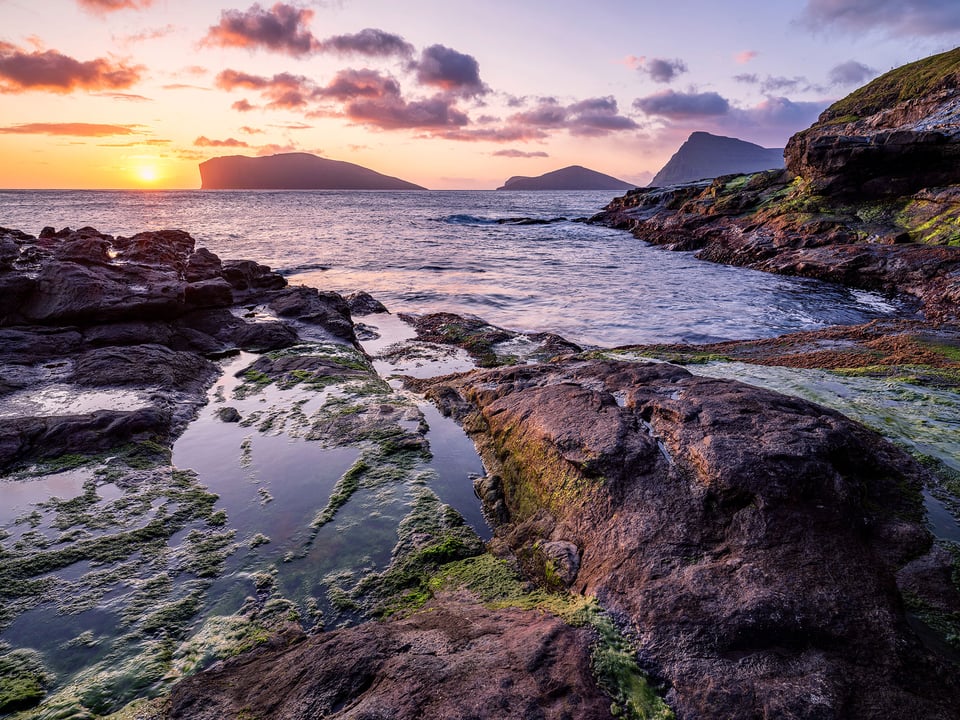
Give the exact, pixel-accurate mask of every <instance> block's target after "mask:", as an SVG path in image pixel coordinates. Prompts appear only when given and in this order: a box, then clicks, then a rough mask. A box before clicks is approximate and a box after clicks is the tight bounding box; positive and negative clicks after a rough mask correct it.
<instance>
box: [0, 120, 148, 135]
mask: <svg viewBox="0 0 960 720" xmlns="http://www.w3.org/2000/svg"><path fill="white" fill-rule="evenodd" d="M138 127H140V126H139V125H103V124H100V123H24V124H22V125H8V126H7V127H0V133H3V134H8V135H9V134H13V135H72V136H75V137H106V136H108V135H133V134H134V133H136V132H138V130H136V128H138Z"/></svg>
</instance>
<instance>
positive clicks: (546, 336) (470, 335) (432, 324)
mask: <svg viewBox="0 0 960 720" xmlns="http://www.w3.org/2000/svg"><path fill="white" fill-rule="evenodd" d="M400 317H401V319H403V320H404V321H406V322H408V323H409V324H410V325H412V326H413V327H414V328H415V329H416V331H417V338H418V339H419V340H420V341H422V342H425V343H437V344H445V345H455V346H456V347H460V348H463V349H464V350H466V351H467V352H468V353H469V354H470V356H471V357H472V358H473V359H474V360H475V361H476V363H477V365H479V366H480V367H493V366H496V365H510V364H512V363H516V362H523V361H526V360H549V359H550V358H552V357H554V356H558V355H572V354H574V353H578V352H580V350H581V348H580V346H579V345H575V344H574V343H572V342H569V341H568V340H565V339H564V338H562V337H560V336H559V335H556V334H554V333H518V332H514V331H512V330H505V329H504V328H501V327H497V326H495V325H491V324H489V323H488V322H486V321H485V320H483V319H481V318H478V317H473V316H469V315H468V316H463V315H456V314H454V313H429V314H427V315H411V314H405V313H401V315H400Z"/></svg>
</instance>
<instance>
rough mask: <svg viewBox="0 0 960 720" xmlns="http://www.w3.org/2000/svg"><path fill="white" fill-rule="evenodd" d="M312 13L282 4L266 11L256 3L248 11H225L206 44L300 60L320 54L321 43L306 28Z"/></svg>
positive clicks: (211, 30) (213, 27)
mask: <svg viewBox="0 0 960 720" xmlns="http://www.w3.org/2000/svg"><path fill="white" fill-rule="evenodd" d="M312 17H313V11H312V10H307V9H304V8H298V7H294V6H293V5H287V4H285V3H282V2H278V3H276V4H275V5H274V6H273V7H271V8H270V9H268V10H265V9H264V8H263V7H261V6H260V5H259V4H254V5H253V6H252V7H250V9H249V10H223V11H221V13H220V23H219V24H218V25H214V26H212V27H211V28H210V30H209V31H208V32H207V35H206V37H205V38H204V40H203V42H204V44H206V45H212V46H217V47H242V48H248V49H255V48H263V49H266V50H271V51H273V52H278V53H283V54H286V55H291V56H293V57H300V56H303V55H309V54H311V53H314V52H317V51H318V50H319V49H320V42H319V41H318V40H317V38H316V37H314V35H313V33H312V32H310V30H309V29H308V28H307V25H308V23H309V22H310V19H311V18H312Z"/></svg>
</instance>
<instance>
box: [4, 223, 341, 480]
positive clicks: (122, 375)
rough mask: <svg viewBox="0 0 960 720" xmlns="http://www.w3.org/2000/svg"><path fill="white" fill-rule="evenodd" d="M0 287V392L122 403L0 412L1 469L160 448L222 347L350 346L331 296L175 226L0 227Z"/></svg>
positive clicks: (197, 396)
mask: <svg viewBox="0 0 960 720" xmlns="http://www.w3.org/2000/svg"><path fill="white" fill-rule="evenodd" d="M0 297H2V298H3V303H2V307H0V398H5V399H10V398H11V397H18V394H19V395H23V396H31V395H32V396H34V397H37V396H42V395H43V394H44V393H45V392H58V391H63V390H64V389H68V392H69V393H71V394H72V395H73V396H77V395H78V394H81V395H82V394H83V393H97V392H100V391H103V390H106V389H109V390H111V391H117V390H122V391H124V392H125V393H126V395H125V397H126V398H127V399H128V401H129V404H130V406H131V407H129V408H126V407H124V406H123V403H118V406H117V407H116V409H111V410H98V411H97V412H93V413H84V412H82V411H77V412H76V413H68V412H64V411H63V410H62V409H61V408H45V409H43V408H41V409H38V411H37V413H36V414H33V413H31V412H29V411H25V412H24V413H21V414H19V416H12V417H0V471H3V470H7V469H9V468H11V467H15V466H20V465H24V464H26V463H30V462H33V461H36V460H42V459H46V458H56V457H59V456H62V455H65V454H70V453H82V454H90V453H96V452H99V451H105V450H109V449H112V448H116V447H118V446H121V445H123V444H124V443H143V442H148V443H157V444H158V445H157V447H158V448H160V449H162V446H165V445H168V444H169V443H170V442H171V441H172V438H173V437H175V436H176V435H177V434H179V432H181V431H182V430H183V428H184V427H185V426H186V423H187V422H189V421H190V419H192V417H193V416H194V413H195V412H196V408H197V407H199V406H200V405H202V404H203V403H204V402H205V401H206V390H207V387H208V386H209V384H210V383H211V382H212V381H213V379H214V378H215V377H216V375H217V374H218V373H219V368H218V366H217V364H216V362H215V360H216V359H218V358H221V357H223V356H225V355H229V354H233V353H236V352H238V351H241V350H245V351H249V352H267V351H271V350H276V349H279V348H285V347H289V346H291V345H294V344H295V343H297V342H299V341H300V339H301V338H302V337H304V336H316V337H321V338H328V339H330V340H332V341H336V342H340V343H345V344H351V345H356V336H355V334H354V331H353V323H352V320H351V317H350V311H349V308H348V307H347V304H346V302H345V301H344V299H343V298H341V297H340V296H339V295H337V294H336V293H331V292H318V291H317V290H314V289H312V288H305V287H287V282H286V280H285V279H284V278H283V277H281V276H280V275H279V274H277V273H275V272H272V271H271V270H270V268H269V267H266V266H265V265H260V264H258V263H255V262H253V261H251V260H226V261H221V259H220V258H219V257H218V256H217V255H215V254H214V253H212V252H210V251H209V250H207V249H205V248H196V243H195V241H194V239H193V238H192V237H191V236H190V235H189V234H188V233H186V232H183V231H181V230H162V231H156V232H142V233H138V234H136V235H134V236H133V237H130V238H126V237H114V236H112V235H108V234H105V233H101V232H99V231H97V230H96V229H94V228H90V227H85V228H80V229H79V230H71V229H70V228H64V229H63V230H59V231H55V230H54V229H53V228H45V229H44V230H43V232H41V233H40V235H39V236H38V237H35V236H33V235H29V234H27V233H25V232H22V231H19V230H10V229H7V228H0ZM357 347H358V346H357ZM27 402H28V404H29V402H32V401H31V400H30V398H29V397H28V398H27ZM100 407H102V405H101V406H100Z"/></svg>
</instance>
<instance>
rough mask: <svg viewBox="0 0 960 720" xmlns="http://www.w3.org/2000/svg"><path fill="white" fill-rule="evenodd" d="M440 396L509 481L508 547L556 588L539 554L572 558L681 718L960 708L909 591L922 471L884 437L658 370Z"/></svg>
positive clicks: (806, 406)
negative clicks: (901, 573) (906, 577)
mask: <svg viewBox="0 0 960 720" xmlns="http://www.w3.org/2000/svg"><path fill="white" fill-rule="evenodd" d="M429 395H430V396H432V397H433V398H435V399H436V401H437V402H438V403H439V404H440V406H441V407H442V408H444V409H445V410H446V411H447V412H450V413H452V414H453V415H455V416H456V417H458V418H459V419H460V420H461V421H462V422H463V423H464V427H465V428H466V429H467V430H468V431H469V432H470V433H471V434H472V435H473V436H474V437H475V440H476V441H477V443H478V446H479V447H480V449H481V452H482V455H483V457H484V460H485V464H486V465H487V468H488V470H489V471H490V472H491V473H495V474H496V475H498V476H499V477H501V478H502V486H503V498H504V502H505V505H506V509H507V511H508V517H509V520H508V521H507V522H505V523H504V524H502V525H501V526H500V527H498V528H497V530H496V536H495V539H494V542H493V546H494V548H495V549H496V548H499V551H500V552H508V553H512V554H514V555H516V556H517V557H518V559H519V560H520V562H521V565H522V566H524V568H525V570H526V572H527V573H528V574H529V575H531V576H533V577H539V578H540V579H541V581H542V582H547V581H548V580H549V575H550V574H551V572H554V573H555V570H553V569H552V568H551V566H550V565H548V564H547V563H545V555H544V553H543V548H544V547H550V544H551V543H555V542H564V543H571V544H573V545H575V546H576V548H577V549H578V551H579V553H580V556H581V562H580V566H579V569H578V572H577V574H576V580H575V581H574V584H573V587H574V588H575V589H576V590H577V591H578V592H582V593H586V594H595V595H596V596H597V598H598V599H599V601H600V602H601V604H603V605H604V606H605V607H606V608H608V609H609V610H611V611H612V612H614V613H615V614H618V615H619V616H620V617H622V618H623V619H624V621H625V622H626V623H627V624H628V625H629V627H630V629H631V631H632V632H633V633H635V637H636V640H637V642H636V647H637V650H638V652H639V657H640V660H641V665H642V666H643V667H644V668H645V669H647V670H648V671H649V672H650V673H651V675H652V676H653V677H654V678H657V679H660V680H662V681H664V682H665V683H666V684H667V685H668V687H669V691H668V692H667V695H666V698H667V701H668V702H669V704H670V705H671V707H672V708H673V709H674V710H675V711H676V712H677V715H678V716H679V717H719V716H722V717H730V718H740V717H742V718H752V717H759V716H764V715H768V716H794V717H876V716H878V715H883V714H896V713H897V712H899V710H898V708H902V707H907V706H908V707H911V708H912V712H913V713H915V714H916V716H917V717H924V718H931V719H932V718H942V717H948V716H949V715H950V713H952V712H953V710H952V708H955V707H956V706H957V702H958V700H960V685H958V683H957V682H956V679H955V675H954V674H953V671H952V670H951V669H950V667H951V666H950V664H949V663H950V661H949V660H948V659H946V658H944V657H943V656H942V655H941V654H938V651H937V650H936V649H935V648H933V649H932V648H930V647H927V646H925V645H924V644H923V642H922V641H921V639H920V638H919V636H918V635H917V634H915V633H914V631H913V630H911V628H910V626H909V625H908V622H907V619H906V616H905V615H904V611H903V595H902V592H901V591H899V590H898V588H897V585H896V580H895V576H896V573H897V571H898V570H899V569H900V568H902V567H904V566H905V565H907V564H908V563H910V562H911V561H914V560H915V559H916V558H918V557H920V556H923V555H924V554H925V553H926V552H927V551H928V550H929V548H930V546H931V542H932V538H931V536H930V535H929V533H928V531H927V530H926V529H925V528H924V526H923V510H922V505H921V502H920V496H919V490H920V487H921V485H922V483H923V482H924V480H925V478H926V474H925V471H924V470H923V469H922V468H921V467H920V466H919V465H918V464H917V463H916V462H915V461H914V460H913V459H912V458H910V457H909V456H907V455H906V454H905V453H903V452H902V451H900V450H898V449H897V448H895V447H893V446H891V445H889V444H888V443H886V442H885V441H883V440H882V439H881V438H879V436H876V435H874V434H873V433H871V432H869V431H867V430H865V429H864V428H862V427H860V426H858V425H856V424H855V423H852V422H850V421H849V420H847V419H846V418H844V417H843V416H841V415H839V414H837V413H833V412H830V411H826V410H824V409H823V408H820V407H818V406H815V405H812V404H810V403H807V402H804V401H801V400H797V399H793V398H786V397H784V396H781V395H777V394H773V393H769V392H767V391H763V390H760V389H757V388H752V387H750V386H746V385H741V384H739V383H734V382H729V381H716V380H711V379H705V378H697V377H694V376H691V375H690V374H689V373H687V372H686V371H684V370H682V369H680V368H677V367H673V366H668V365H662V364H661V365H642V364H637V363H618V362H609V361H566V362H562V363H556V364H550V365H540V366H537V365H534V366H527V367H522V368H521V367H514V368H505V369H500V370H487V371H483V372H477V373H473V374H470V375H466V376H463V377H460V378H456V379H447V380H444V379H441V380H439V381H437V383H436V384H435V387H434V388H433V389H432V390H430V391H429ZM931 562H932V561H931ZM944 562H945V560H944V558H940V567H941V572H942V567H943V563H944Z"/></svg>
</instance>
